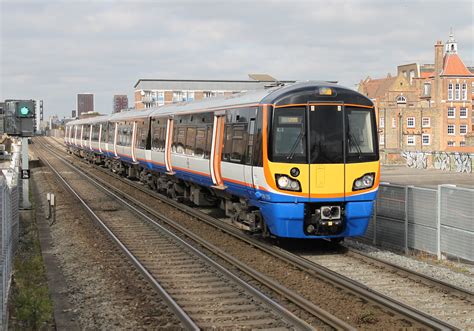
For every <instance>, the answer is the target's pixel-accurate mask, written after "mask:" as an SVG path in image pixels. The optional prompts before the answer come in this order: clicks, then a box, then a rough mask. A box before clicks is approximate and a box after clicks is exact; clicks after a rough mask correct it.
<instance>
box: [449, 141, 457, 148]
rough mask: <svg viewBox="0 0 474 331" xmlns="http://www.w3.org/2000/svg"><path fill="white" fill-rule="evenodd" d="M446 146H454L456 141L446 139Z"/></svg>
mask: <svg viewBox="0 0 474 331" xmlns="http://www.w3.org/2000/svg"><path fill="white" fill-rule="evenodd" d="M448 146H450V147H452V146H456V143H455V142H454V141H448Z"/></svg>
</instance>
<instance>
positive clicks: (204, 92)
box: [134, 74, 294, 109]
mask: <svg viewBox="0 0 474 331" xmlns="http://www.w3.org/2000/svg"><path fill="white" fill-rule="evenodd" d="M249 78H250V79H249V80H187V79H139V80H138V82H137V83H136V84H135V86H134V88H135V109H145V108H150V107H156V106H162V105H165V104H169V103H173V102H182V101H193V100H200V99H203V98H211V97H215V96H226V95H231V94H233V93H240V92H244V91H250V90H255V89H260V88H264V87H265V86H268V85H271V84H275V83H276V82H277V80H276V79H275V78H273V77H271V76H269V75H265V74H262V75H260V74H250V75H249ZM292 82H294V81H282V83H292Z"/></svg>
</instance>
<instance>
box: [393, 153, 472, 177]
mask: <svg viewBox="0 0 474 331" xmlns="http://www.w3.org/2000/svg"><path fill="white" fill-rule="evenodd" d="M402 157H403V158H404V159H405V161H406V165H407V167H409V168H416V169H426V168H430V167H433V168H435V169H438V170H443V171H456V172H465V173H469V174H470V173H472V163H473V161H474V155H473V154H469V153H446V152H410V151H404V152H402Z"/></svg>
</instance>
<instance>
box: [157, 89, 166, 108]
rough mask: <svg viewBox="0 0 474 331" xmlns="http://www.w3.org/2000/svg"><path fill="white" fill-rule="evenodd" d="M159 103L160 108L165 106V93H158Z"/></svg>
mask: <svg viewBox="0 0 474 331" xmlns="http://www.w3.org/2000/svg"><path fill="white" fill-rule="evenodd" d="M157 103H158V106H163V105H164V104H165V92H163V91H158V93H157Z"/></svg>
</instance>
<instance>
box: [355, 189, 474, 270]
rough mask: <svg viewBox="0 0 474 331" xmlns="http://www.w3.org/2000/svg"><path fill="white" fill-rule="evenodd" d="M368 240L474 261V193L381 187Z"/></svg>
mask: <svg viewBox="0 0 474 331" xmlns="http://www.w3.org/2000/svg"><path fill="white" fill-rule="evenodd" d="M364 238H365V239H368V240H371V241H372V243H373V244H375V245H381V246H386V247H391V248H395V249H402V250H405V251H406V252H408V251H409V250H410V249H414V250H418V251H424V252H428V253H430V254H433V255H436V256H437V257H438V259H440V258H442V256H443V255H448V256H451V257H457V258H461V259H464V260H469V261H474V245H473V243H474V189H468V188H459V187H456V186H454V185H439V186H438V189H429V188H421V187H414V186H399V185H390V184H381V185H380V189H379V193H378V197H377V203H376V208H375V209H374V217H373V218H372V220H371V222H370V224H369V227H368V229H367V232H366V234H365V236H364Z"/></svg>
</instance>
